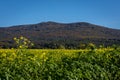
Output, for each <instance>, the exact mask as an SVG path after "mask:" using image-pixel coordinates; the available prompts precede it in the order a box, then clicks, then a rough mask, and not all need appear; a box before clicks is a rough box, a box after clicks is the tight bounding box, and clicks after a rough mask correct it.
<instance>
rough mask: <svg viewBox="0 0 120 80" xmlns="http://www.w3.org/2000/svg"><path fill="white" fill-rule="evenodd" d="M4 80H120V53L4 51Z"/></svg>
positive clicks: (0, 72)
mask: <svg viewBox="0 0 120 80" xmlns="http://www.w3.org/2000/svg"><path fill="white" fill-rule="evenodd" d="M0 79H1V80H81V79H85V80H86V79H89V80H90V79H91V80H120V51H118V50H104V49H101V50H100V49H99V50H96V51H88V50H37V49H36V50H24V49H19V50H4V49H3V50H1V51H0Z"/></svg>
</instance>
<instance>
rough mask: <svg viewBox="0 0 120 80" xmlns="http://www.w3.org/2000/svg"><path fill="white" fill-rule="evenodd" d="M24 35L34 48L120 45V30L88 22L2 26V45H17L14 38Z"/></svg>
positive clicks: (0, 39)
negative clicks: (89, 44) (92, 44)
mask: <svg viewBox="0 0 120 80" xmlns="http://www.w3.org/2000/svg"><path fill="white" fill-rule="evenodd" d="M19 36H24V37H27V38H28V39H30V40H31V41H32V42H33V43H34V44H35V46H34V48H59V47H60V46H61V45H62V46H65V47H66V48H79V47H80V44H88V43H94V44H96V45H101V44H102V45H104V46H110V45H113V44H117V45H120V30H117V29H111V28H107V27H104V26H99V25H95V24H91V23H87V22H76V23H57V22H51V21H49V22H42V23H38V24H31V25H18V26H11V27H4V28H3V27H1V28H0V46H1V47H2V48H11V47H15V44H14V41H13V38H14V37H19Z"/></svg>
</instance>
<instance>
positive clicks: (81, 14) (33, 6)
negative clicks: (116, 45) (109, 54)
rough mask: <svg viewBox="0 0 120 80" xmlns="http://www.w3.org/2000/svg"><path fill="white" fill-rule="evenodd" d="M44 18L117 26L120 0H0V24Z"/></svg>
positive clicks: (47, 19)
mask: <svg viewBox="0 0 120 80" xmlns="http://www.w3.org/2000/svg"><path fill="white" fill-rule="evenodd" d="M47 21H54V22H61V23H71V22H89V23H92V24H97V25H102V26H106V27H110V28H116V29H120V0H0V27H8V26H13V25H23V24H35V23H40V22H47Z"/></svg>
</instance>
